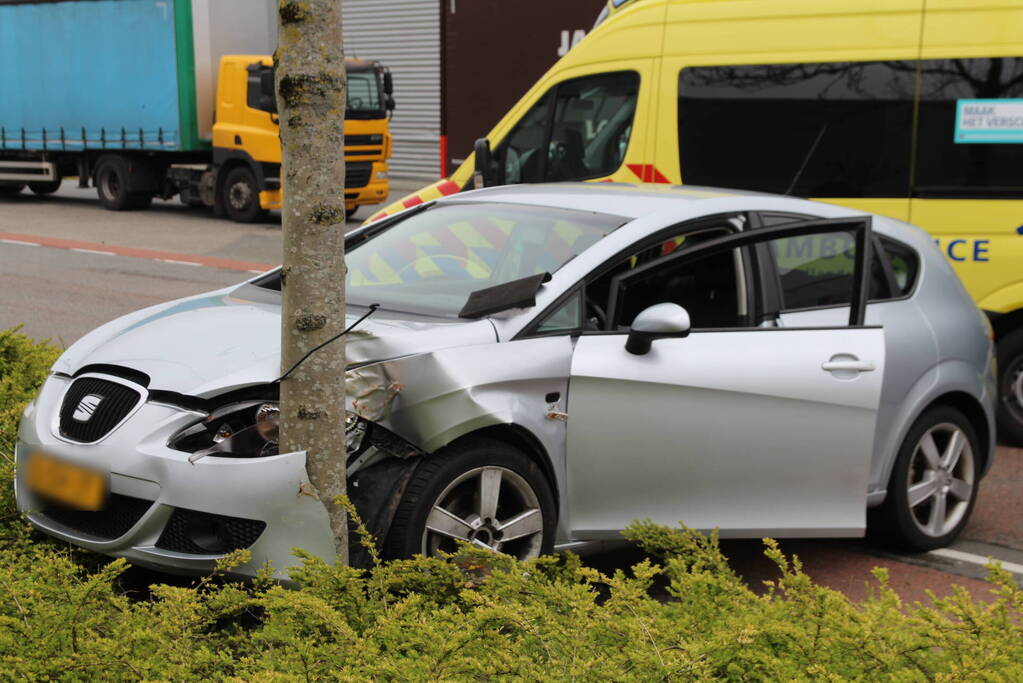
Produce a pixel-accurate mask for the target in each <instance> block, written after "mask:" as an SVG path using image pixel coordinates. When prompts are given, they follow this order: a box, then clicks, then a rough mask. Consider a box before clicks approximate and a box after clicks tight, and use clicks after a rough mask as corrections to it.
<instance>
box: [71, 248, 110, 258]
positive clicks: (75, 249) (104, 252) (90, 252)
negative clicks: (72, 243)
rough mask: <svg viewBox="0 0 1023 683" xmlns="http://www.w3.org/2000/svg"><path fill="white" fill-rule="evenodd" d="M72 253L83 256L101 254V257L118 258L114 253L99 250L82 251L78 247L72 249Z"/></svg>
mask: <svg viewBox="0 0 1023 683" xmlns="http://www.w3.org/2000/svg"><path fill="white" fill-rule="evenodd" d="M70 251H77V252H81V253H83V254H99V255H100V256H116V254H114V252H112V251H100V250H99V249H80V248H78V247H71V249H70Z"/></svg>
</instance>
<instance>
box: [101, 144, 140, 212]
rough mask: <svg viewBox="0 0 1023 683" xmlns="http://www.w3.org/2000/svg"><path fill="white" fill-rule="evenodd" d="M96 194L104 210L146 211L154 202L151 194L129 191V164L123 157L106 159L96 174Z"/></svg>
mask: <svg viewBox="0 0 1023 683" xmlns="http://www.w3.org/2000/svg"><path fill="white" fill-rule="evenodd" d="M94 178H95V184H96V194H97V195H99V201H100V203H101V204H102V205H103V208H105V209H109V210H110V211H131V210H132V209H144V208H146V207H148V206H149V205H150V204H151V203H152V201H153V195H152V193H149V192H129V191H128V162H127V160H126V159H124V158H123V157H119V156H111V157H107V158H106V159H104V160H103V161H102V162H101V163H100V166H99V168H98V169H96V171H95V174H94Z"/></svg>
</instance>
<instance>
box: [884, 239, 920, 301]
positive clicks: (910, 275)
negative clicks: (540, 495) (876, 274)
mask: <svg viewBox="0 0 1023 683" xmlns="http://www.w3.org/2000/svg"><path fill="white" fill-rule="evenodd" d="M881 248H882V249H883V250H884V254H885V256H886V257H887V258H888V263H889V264H891V268H892V275H893V276H894V277H895V286H896V288H897V289H898V291H897V292H895V293H894V294H893V296H905V295H907V294H909V293H910V292H911V291H913V285H915V284H916V276H917V273H918V272H919V270H920V257H919V256H917V253H916V252H915V251H914V250H913V249H912V248H911V247H909V246H907V245H905V244H903V243H901V242H897V241H895V240H893V239H891V238H888V237H882V238H881Z"/></svg>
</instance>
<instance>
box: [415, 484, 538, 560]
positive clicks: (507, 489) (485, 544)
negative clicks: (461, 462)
mask: <svg viewBox="0 0 1023 683" xmlns="http://www.w3.org/2000/svg"><path fill="white" fill-rule="evenodd" d="M543 521H544V520H543V511H542V510H541V508H540V501H539V499H538V498H537V495H536V493H535V492H534V491H533V489H532V487H531V486H530V485H529V483H528V482H527V481H526V480H525V479H524V478H522V477H521V476H519V475H518V474H516V473H515V472H513V471H512V470H510V469H507V468H505V467H497V466H493V465H490V466H485V467H477V468H475V469H472V470H469V471H468V472H465V473H464V474H462V475H461V476H459V477H458V478H457V479H455V480H454V481H452V482H451V483H450V484H449V485H448V486H447V487H446V488H445V489H444V490H443V491H442V492H441V494H440V495H439V496H438V497H437V500H436V501H435V502H434V504H433V506H432V508H431V509H430V513H429V514H428V515H427V518H426V528H425V529H424V530H423V543H422V552H423V554H424V555H437V554H438V553H439V552H448V553H450V552H453V551H454V550H456V548H457V542H458V541H465V542H468V543H471V544H473V545H476V546H479V547H481V548H486V549H488V550H493V551H496V552H502V553H507V554H509V555H513V556H515V557H517V558H519V559H522V560H524V559H527V558H530V557H536V556H537V555H539V554H540V550H541V548H542V547H543V528H544V523H543Z"/></svg>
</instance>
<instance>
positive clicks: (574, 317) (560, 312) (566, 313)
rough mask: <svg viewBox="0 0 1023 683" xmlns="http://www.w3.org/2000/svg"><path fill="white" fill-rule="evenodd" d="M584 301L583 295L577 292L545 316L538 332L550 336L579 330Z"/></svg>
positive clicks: (537, 329)
mask: <svg viewBox="0 0 1023 683" xmlns="http://www.w3.org/2000/svg"><path fill="white" fill-rule="evenodd" d="M582 301H583V297H582V294H581V293H580V292H576V293H575V294H573V295H572V296H571V297H570V298H569V299H568V301H566V302H565V303H563V304H561V305H560V306H558V307H557V308H555V309H554V310H553V311H551V312H550V313H548V314H547V315H546V316H544V318H543V320H541V321H540V323H539V324H538V325H537V326H536V331H537V332H538V333H540V334H549V333H551V332H571V331H573V330H577V329H579V321H580V320H581V319H582Z"/></svg>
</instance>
